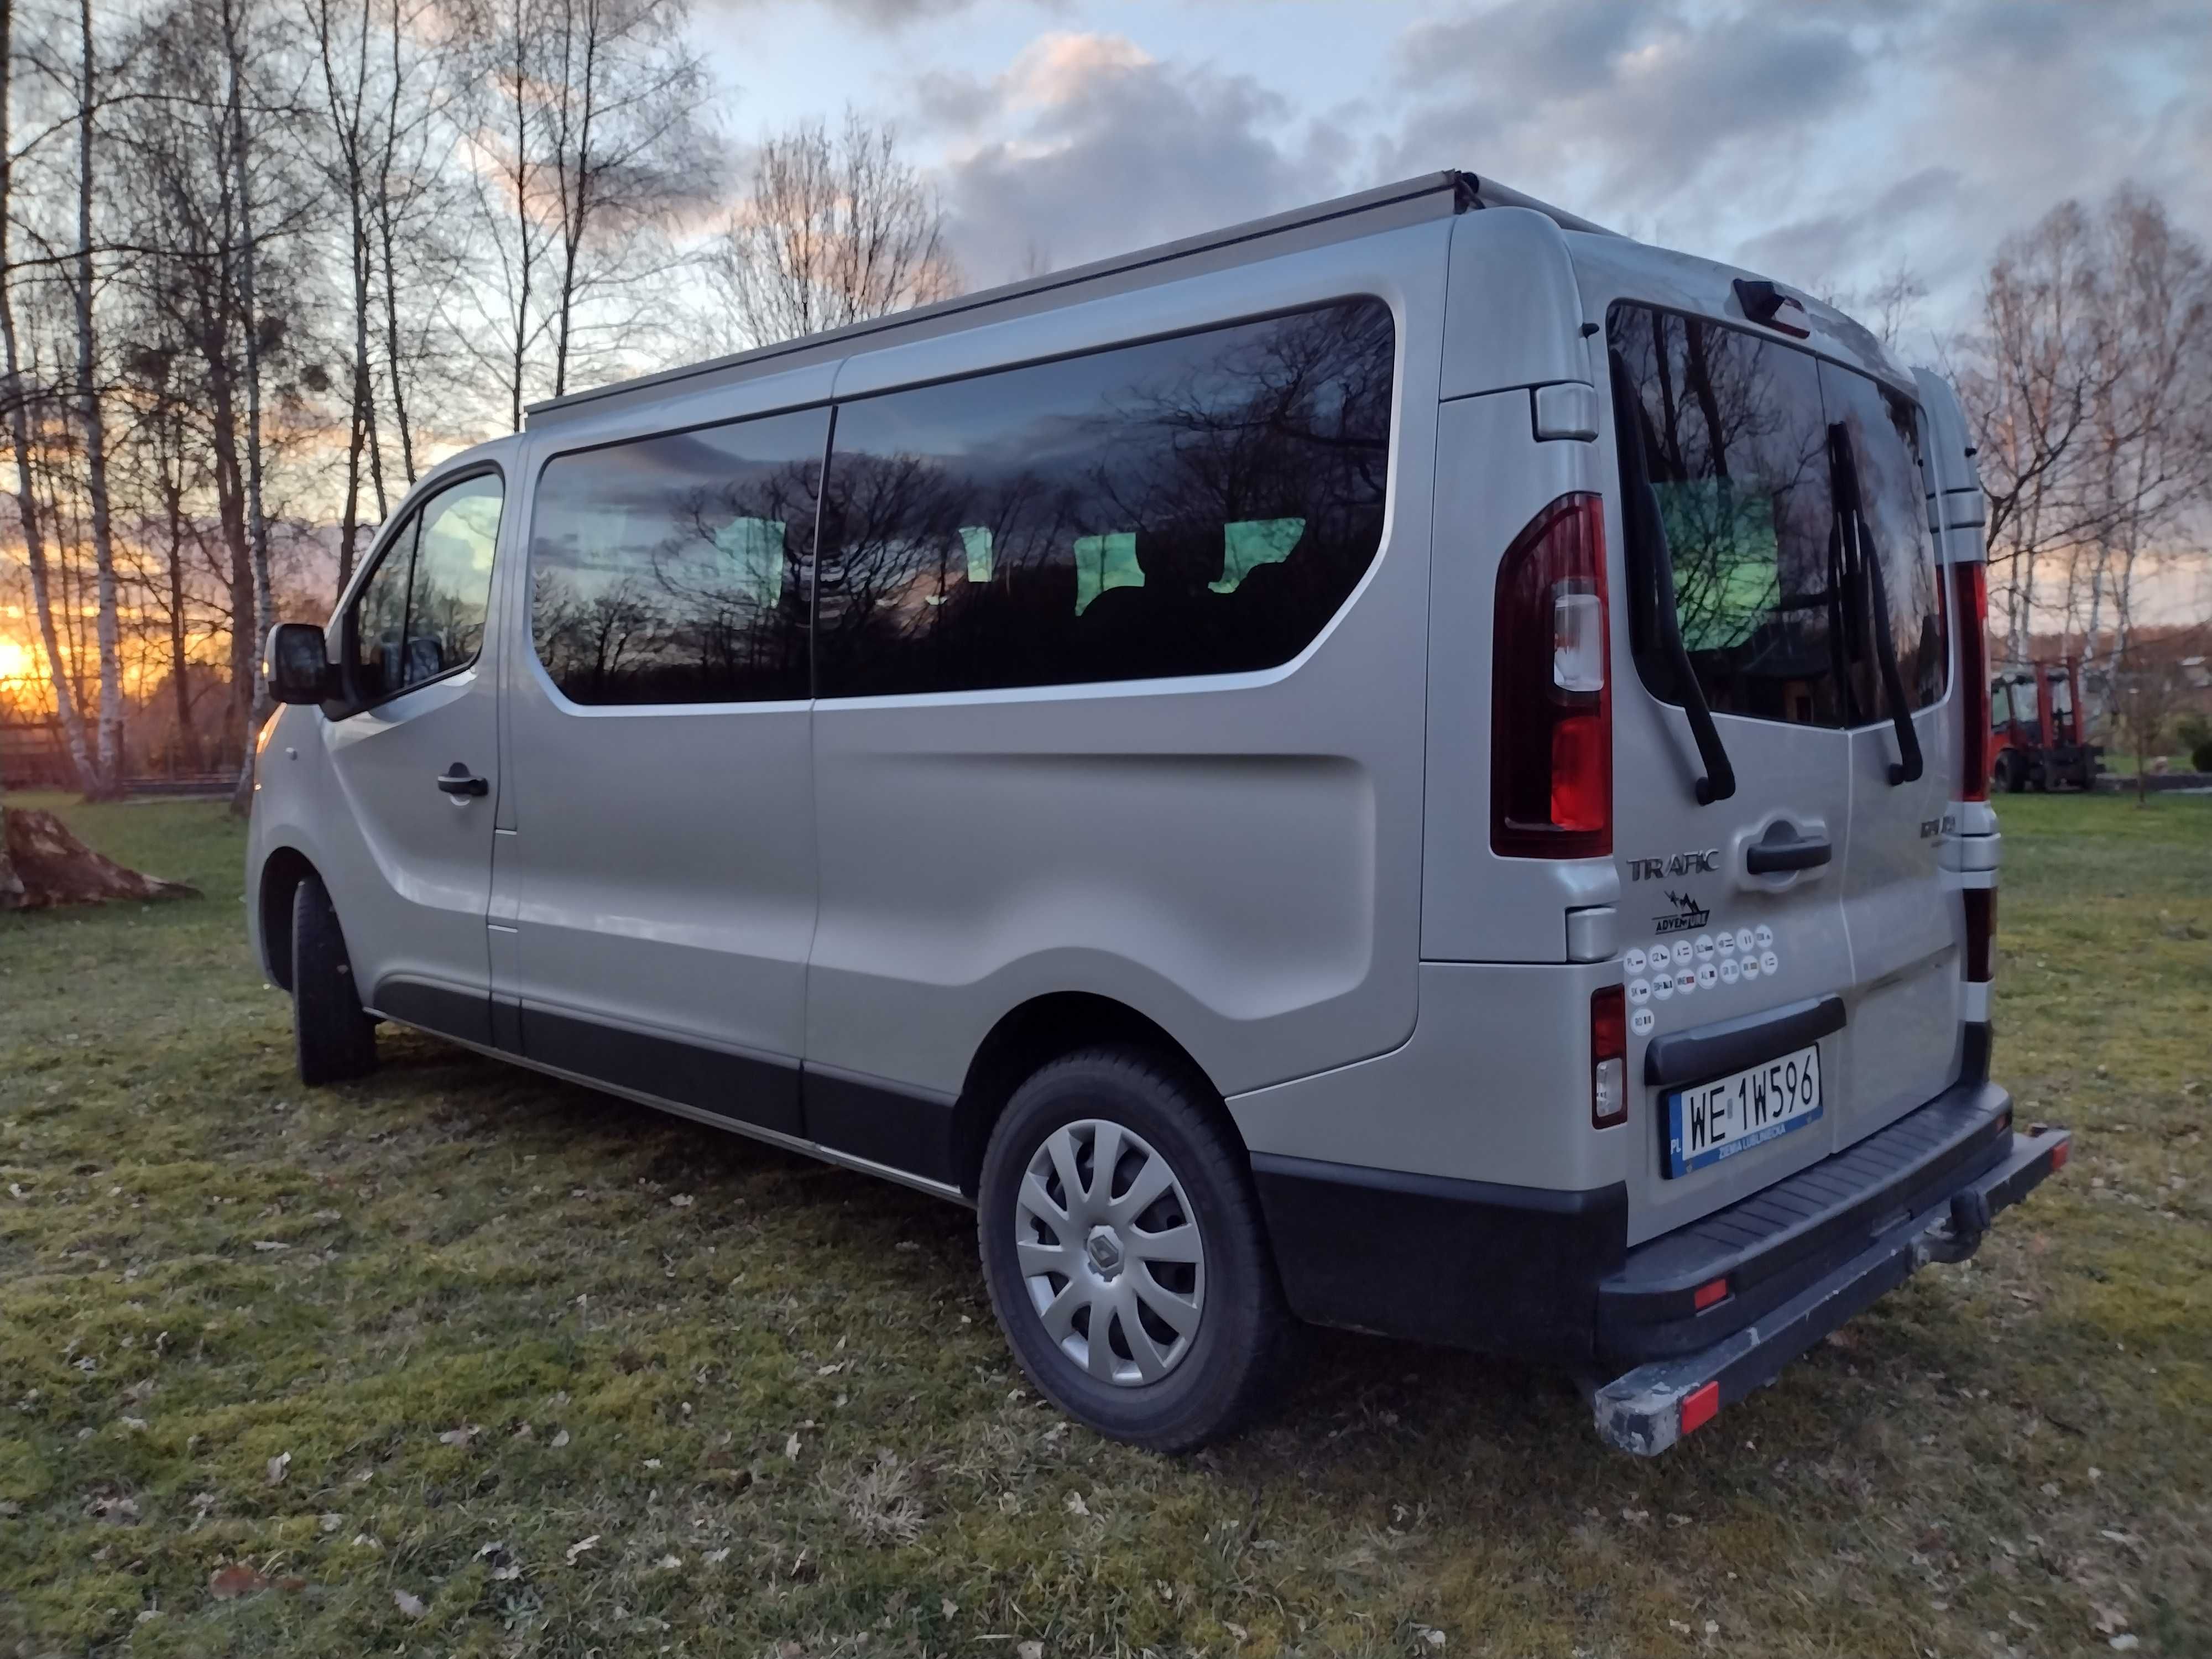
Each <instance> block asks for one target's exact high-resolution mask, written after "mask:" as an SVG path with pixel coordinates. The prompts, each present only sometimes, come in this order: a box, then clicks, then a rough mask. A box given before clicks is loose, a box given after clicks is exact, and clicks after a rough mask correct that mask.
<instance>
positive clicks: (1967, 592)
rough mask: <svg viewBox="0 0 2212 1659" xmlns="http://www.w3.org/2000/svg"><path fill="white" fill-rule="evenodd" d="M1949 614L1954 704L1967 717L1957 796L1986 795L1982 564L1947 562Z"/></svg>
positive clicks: (1986, 584)
mask: <svg viewBox="0 0 2212 1659" xmlns="http://www.w3.org/2000/svg"><path fill="white" fill-rule="evenodd" d="M1951 595H1952V600H1953V604H1952V606H1951V614H1952V615H1953V616H1954V617H1957V618H1958V623H1957V627H1958V629H1959V678H1960V679H1961V680H1963V681H1965V682H1966V690H1965V694H1964V695H1963V696H1961V697H1960V702H1959V707H1960V718H1961V719H1963V720H1965V721H1966V742H1965V743H1964V744H1961V745H1960V772H1961V774H1962V776H1961V778H1960V784H1959V799H1960V800H1987V799H1989V798H1990V573H1989V567H1988V566H1987V565H1982V564H1954V565H1953V566H1952V567H1951Z"/></svg>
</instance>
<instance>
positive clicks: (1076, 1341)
mask: <svg viewBox="0 0 2212 1659" xmlns="http://www.w3.org/2000/svg"><path fill="white" fill-rule="evenodd" d="M1014 1239H1015V1244H1014V1249H1015V1251H1016V1253H1017V1254H1018V1255H1019V1257H1020V1261H1021V1270H1022V1280H1023V1282H1024V1284H1025V1285H1028V1286H1029V1292H1030V1305H1032V1306H1033V1307H1035V1308H1036V1312H1037V1317H1038V1318H1040V1319H1042V1321H1043V1322H1044V1328H1045V1333H1046V1334H1048V1336H1050V1337H1051V1338H1052V1340H1054V1342H1056V1343H1057V1344H1059V1345H1060V1352H1062V1353H1064V1354H1066V1356H1067V1357H1068V1358H1070V1359H1072V1360H1073V1361H1074V1362H1075V1363H1076V1364H1079V1365H1080V1366H1081V1367H1083V1369H1084V1370H1085V1371H1087V1372H1089V1373H1090V1374H1091V1376H1094V1377H1096V1378H1097V1380H1098V1381H1099V1382H1101V1383H1115V1384H1118V1385H1119V1386H1121V1387H1122V1388H1136V1387H1138V1386H1139V1385H1141V1384H1143V1383H1157V1382H1158V1381H1159V1380H1160V1379H1161V1378H1162V1377H1164V1376H1166V1375H1167V1374H1168V1373H1169V1372H1170V1371H1171V1370H1174V1369H1175V1368H1176V1366H1177V1365H1179V1364H1182V1360H1183V1357H1184V1356H1185V1355H1187V1354H1188V1353H1189V1352H1190V1344H1191V1339H1192V1338H1194V1336H1196V1335H1197V1334H1198V1320H1199V1315H1200V1312H1201V1311H1202V1310H1204V1308H1205V1305H1206V1249H1205V1246H1204V1245H1203V1243H1201V1242H1200V1238H1199V1236H1198V1220H1197V1217H1196V1215H1195V1213H1194V1212H1193V1211H1192V1209H1191V1206H1190V1200H1189V1199H1188V1197H1186V1196H1185V1195H1184V1194H1183V1189H1182V1182H1180V1181H1178V1180H1176V1173H1175V1171H1174V1170H1171V1169H1170V1168H1169V1167H1168V1162H1167V1160H1166V1159H1165V1158H1162V1157H1161V1156H1160V1155H1159V1154H1158V1152H1154V1151H1153V1150H1152V1147H1150V1146H1147V1145H1146V1143H1145V1141H1144V1140H1143V1139H1141V1138H1140V1137H1139V1136H1137V1135H1134V1134H1132V1133H1130V1132H1129V1131H1128V1130H1127V1129H1125V1128H1123V1127H1121V1125H1120V1124H1118V1123H1109V1122H1105V1121H1102V1120H1100V1119H1097V1118H1086V1119H1085V1120H1084V1121H1082V1122H1079V1123H1070V1124H1068V1125H1066V1127H1062V1128H1059V1129H1055V1130H1054V1131H1053V1132H1052V1133H1051V1134H1050V1135H1049V1136H1048V1137H1047V1138H1046V1139H1045V1143H1044V1145H1043V1146H1040V1147H1038V1148H1037V1150H1036V1156H1035V1157H1033V1158H1030V1167H1029V1170H1028V1171H1027V1173H1025V1174H1024V1176H1022V1184H1021V1188H1020V1190H1019V1191H1018V1193H1017V1194H1016V1195H1015V1198H1014Z"/></svg>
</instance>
